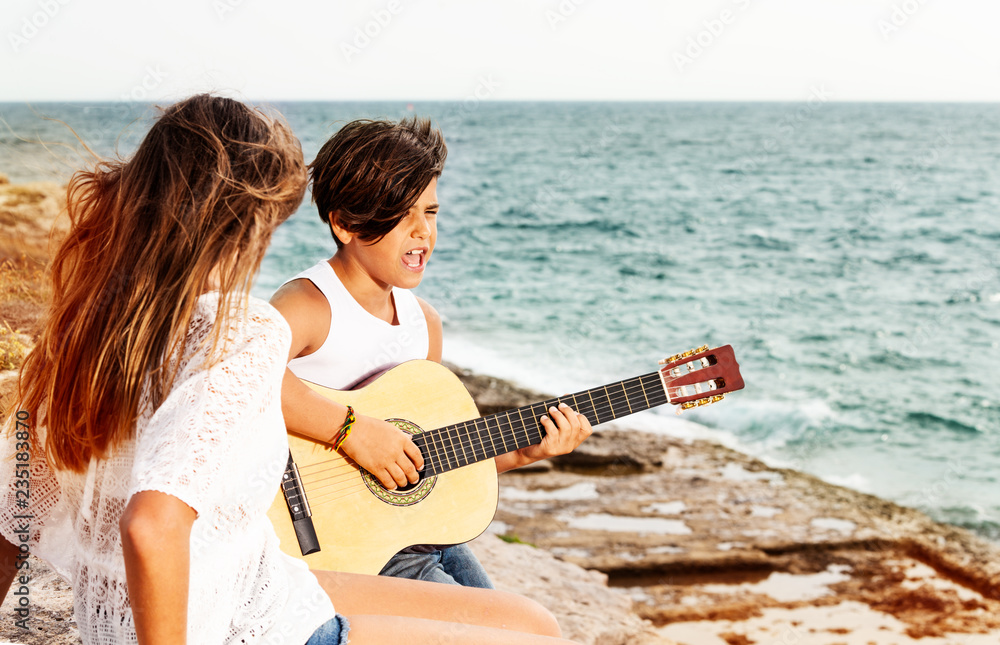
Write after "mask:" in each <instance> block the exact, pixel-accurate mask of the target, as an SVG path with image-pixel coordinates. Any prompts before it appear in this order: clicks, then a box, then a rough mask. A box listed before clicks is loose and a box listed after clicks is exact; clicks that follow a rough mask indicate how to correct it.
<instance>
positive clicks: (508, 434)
mask: <svg viewBox="0 0 1000 645" xmlns="http://www.w3.org/2000/svg"><path fill="white" fill-rule="evenodd" d="M639 389H642V387H641V384H640V388H639ZM636 392H637V389H636V388H635V387H632V388H631V391H625V396H621V395H616V396H615V397H614V398H612V399H610V400H609V399H605V400H608V401H609V402H608V404H607V405H598V406H595V407H594V410H593V412H595V413H596V415H597V418H598V419H600V417H601V416H602V415H603V413H604V412H608V411H610V412H611V413H612V414H614V409H613V406H614V404H616V403H617V404H621V403H622V401H625V400H626V399H627V398H629V397H630V396H631V395H633V394H635V393H636ZM564 398H570V397H564ZM556 400H558V399H556ZM544 404H545V402H542V403H536V404H533V405H531V406H525V407H524V408H520V409H528V408H531V411H532V412H535V410H534V408H536V407H538V406H544ZM578 407H581V408H586V407H588V402H584V404H583V405H578ZM542 409H547V408H542ZM485 419H494V420H496V422H497V426H498V428H499V429H500V430H501V434H502V435H503V437H504V439H508V438H509V439H511V440H512V441H513V443H514V445H517V442H518V441H519V440H518V439H517V437H516V435H517V433H518V432H519V430H518V428H517V427H515V425H514V424H513V423H512V422H503V421H501V420H500V418H499V417H498V416H497V415H491V416H490V417H485V418H480V419H476V420H474V421H468V422H465V423H462V424H454V425H452V426H447V427H445V428H440V429H438V430H432V431H430V432H426V433H420V434H418V435H416V436H417V437H420V436H423V437H424V438H425V439H430V437H431V436H432V435H431V434H430V433H435V435H433V436H437V434H436V433H439V432H442V431H449V430H452V431H456V430H457V431H459V432H460V433H461V431H462V430H464V431H465V432H466V433H467V434H465V435H460V437H459V438H460V441H459V443H458V445H457V447H458V448H463V449H464V448H469V449H470V450H472V449H471V446H472V445H473V444H474V443H476V441H475V440H474V439H473V438H472V435H471V432H472V430H471V429H470V428H469V427H468V426H469V424H474V423H475V421H479V420H484V425H486V423H485ZM599 422H600V421H598V423H599ZM462 426H465V427H462ZM474 427H475V426H474ZM539 427H540V426H539V425H538V422H536V423H535V428H534V430H533V431H534V432H535V433H537V432H538V428H539ZM486 429H487V432H490V430H489V428H488V426H487V428H486ZM476 432H477V434H479V435H480V438H481V431H479V430H478V427H476ZM525 432H527V433H531V432H532V429H531V428H529V427H528V426H527V425H526V424H524V425H522V426H520V433H522V434H524V433H525ZM439 438H441V437H439ZM445 438H448V437H445ZM452 439H453V438H452ZM465 439H468V441H466V440H465ZM422 443H423V444H424V446H425V447H426V448H428V449H430V452H429V459H430V460H431V461H432V462H433V461H434V460H435V457H437V458H440V457H441V456H442V455H445V454H446V453H447V450H446V449H447V447H448V446H447V445H446V444H444V443H442V445H443V446H444V449H442V448H441V447H440V446H439V445H438V443H437V442H435V441H429V442H428V441H424V442H422ZM451 443H452V444H453V446H454V443H453V442H451ZM482 443H484V444H485V442H482ZM528 445H530V444H528ZM452 452H455V453H457V450H453V451H452ZM473 452H474V451H473ZM484 454H485V453H484ZM333 461H335V460H328V461H323V462H317V463H314V464H310V465H308V466H302V467H299V471H300V474H302V473H303V471H306V469H308V468H314V467H316V466H324V465H326V464H329V463H332V462H333ZM337 470H342V471H348V472H349V471H354V470H356V468H355V467H354V466H353V465H351V464H347V463H345V464H343V465H342V466H340V467H335V468H332V469H324V470H312V471H310V472H305V473H304V474H303V477H302V479H303V480H304V481H305V480H306V479H307V478H306V476H305V475H310V476H315V475H318V474H320V473H326V472H336V471H337ZM336 476H338V475H332V476H331V477H326V478H315V477H310V478H309V479H308V481H309V482H310V483H316V482H318V481H323V480H326V479H330V478H333V477H336Z"/></svg>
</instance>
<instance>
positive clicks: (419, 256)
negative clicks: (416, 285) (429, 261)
mask: <svg viewBox="0 0 1000 645" xmlns="http://www.w3.org/2000/svg"><path fill="white" fill-rule="evenodd" d="M426 257H427V250H426V249H413V250H412V251H407V252H406V253H404V254H403V264H405V265H406V266H407V267H409V268H411V269H419V268H421V267H422V266H423V264H424V260H425V259H426Z"/></svg>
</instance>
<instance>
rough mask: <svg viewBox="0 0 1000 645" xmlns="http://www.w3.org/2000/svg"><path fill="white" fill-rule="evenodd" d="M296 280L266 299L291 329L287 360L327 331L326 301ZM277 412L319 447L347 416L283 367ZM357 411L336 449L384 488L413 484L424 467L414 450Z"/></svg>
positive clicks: (402, 436) (401, 435)
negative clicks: (349, 429)
mask: <svg viewBox="0 0 1000 645" xmlns="http://www.w3.org/2000/svg"><path fill="white" fill-rule="evenodd" d="M296 282H303V281H300V280H296V281H294V282H290V283H288V284H286V285H285V286H283V287H282V288H281V289H279V290H278V291H277V292H276V293H275V294H274V296H273V297H272V298H271V305H272V306H274V308H275V309H277V310H278V311H279V312H280V313H281V315H282V316H284V318H285V320H286V321H287V322H288V325H289V327H291V330H292V346H291V350H290V351H289V355H288V360H291V359H293V358H295V357H297V356H302V355H307V354H310V353H312V352H313V351H315V350H316V349H318V348H319V347H320V346H321V345H322V344H323V342H324V341H325V340H326V334H327V332H328V331H329V329H330V321H329V304H328V303H327V302H326V298H324V297H323V295H322V294H320V293H319V291H318V290H317V289H315V287H313V286H312V284H311V283H310V284H308V287H311V288H312V289H313V290H315V291H316V293H315V294H312V293H311V292H310V291H309V290H308V289H306V288H303V287H304V286H305V285H301V284H299V285H297V284H296ZM306 282H307V281H306ZM316 296H318V298H320V299H322V300H319V299H317V298H316ZM281 411H282V414H283V415H284V417H285V427H286V428H287V429H288V431H289V432H294V433H295V434H298V435H302V436H304V437H309V438H310V439H313V440H315V441H319V442H322V443H330V441H331V440H332V439H333V437H334V435H335V434H336V433H337V431H338V430H339V429H340V427H341V426H342V425H343V424H344V420H345V419H346V418H347V406H345V405H342V404H340V403H337V402H335V401H331V400H330V399H327V398H326V397H324V396H322V395H320V394H319V393H318V392H315V391H314V390H312V389H310V388H309V386H307V385H306V384H305V383H303V382H302V381H301V380H300V379H299V378H298V377H297V376H295V374H293V373H292V371H291V370H289V369H286V370H285V378H284V380H283V381H282V384H281ZM363 412H364V411H363V410H359V411H358V414H357V421H355V423H354V427H353V429H352V430H351V434H350V436H349V437H348V438H347V439H346V440H345V441H344V445H343V446H342V448H341V450H342V451H343V452H344V453H346V454H347V456H349V457H350V458H351V459H353V460H354V461H356V462H357V463H358V465H360V466H361V467H362V468H364V469H365V470H367V471H368V472H370V473H371V474H372V475H374V476H375V478H376V479H378V480H379V481H380V482H381V483H382V485H383V486H385V487H386V488H389V489H393V488H396V487H397V486H405V485H406V484H407V482H409V483H416V482H417V481H418V480H419V474H418V472H417V471H418V470H419V469H421V468H423V465H424V463H423V457H422V456H421V454H420V449H419V448H417V446H416V444H414V443H413V441H412V440H411V439H410V437H409V435H407V434H406V433H405V432H403V431H402V430H400V429H399V428H397V427H396V426H394V425H392V424H391V423H388V422H386V421H383V420H382V419H377V418H375V417H369V416H365V415H363V414H360V413H363Z"/></svg>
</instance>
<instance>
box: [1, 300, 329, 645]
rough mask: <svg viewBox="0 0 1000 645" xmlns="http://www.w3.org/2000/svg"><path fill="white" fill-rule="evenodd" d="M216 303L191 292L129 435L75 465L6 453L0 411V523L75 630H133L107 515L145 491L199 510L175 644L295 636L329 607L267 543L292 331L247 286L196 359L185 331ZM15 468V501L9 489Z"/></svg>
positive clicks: (203, 326) (296, 642) (197, 327)
mask: <svg viewBox="0 0 1000 645" xmlns="http://www.w3.org/2000/svg"><path fill="white" fill-rule="evenodd" d="M216 310H217V295H216V294H214V293H211V294H205V295H203V296H202V297H201V298H200V299H199V301H198V306H197V309H196V312H195V318H194V320H193V321H192V323H191V327H190V332H189V339H190V340H191V341H193V342H189V343H188V349H187V351H186V352H185V356H184V361H183V363H182V365H181V368H180V371H179V372H178V374H177V378H176V381H175V383H174V387H173V389H172V390H171V392H170V394H169V395H168V396H167V398H166V399H165V400H164V402H163V404H162V405H160V407H159V408H158V409H156V410H155V411H147V412H146V413H144V414H143V415H142V417H141V418H140V419H139V421H138V424H137V428H136V433H135V439H134V440H132V441H129V442H127V443H125V444H123V445H121V446H119V447H118V448H117V449H116V450H115V451H114V453H113V454H112V455H110V456H109V458H108V459H104V460H100V461H98V460H92V461H91V462H90V467H89V469H88V470H87V472H86V473H74V472H70V471H64V470H61V471H53V470H50V469H49V468H48V466H47V464H46V461H45V459H44V457H43V449H42V447H41V446H32V448H31V451H30V454H24V451H23V450H21V451H20V452H21V454H20V455H18V454H17V453H18V446H17V442H16V438H17V435H16V433H10V432H9V430H11V429H12V428H11V426H13V424H14V417H13V416H12V417H11V419H10V420H9V422H8V424H7V427H6V429H7V430H8V432H5V434H4V435H3V437H2V445H3V451H2V452H3V454H2V457H3V461H2V462H0V482H10V483H9V485H8V484H0V532H2V534H3V536H4V537H5V538H6V539H7V540H8V541H9V542H11V543H13V544H18V545H19V544H21V542H22V539H21V538H22V536H24V537H27V538H29V539H28V542H27V544H28V545H29V547H30V550H31V553H32V554H34V555H37V556H39V557H41V558H43V559H45V560H47V561H48V562H50V563H51V564H52V565H53V567H54V568H55V569H56V570H57V571H59V572H60V573H61V574H62V575H63V576H65V577H66V578H67V579H68V580H69V582H70V584H71V585H72V587H73V595H74V606H75V614H76V621H77V624H78V626H79V629H80V635H81V637H82V638H83V642H84V643H87V644H94V645H98V644H100V645H104V644H107V645H112V644H115V645H118V644H121V643H136V635H135V627H134V625H133V622H132V613H131V609H130V607H129V601H128V591H127V589H126V584H125V563H124V559H123V556H122V545H121V534H120V531H119V527H118V520H119V518H120V517H121V515H122V512H123V511H124V509H125V506H126V504H127V503H128V500H129V498H130V497H131V496H132V495H134V494H135V493H137V492H139V491H145V490H155V491H161V492H163V493H167V494H170V495H173V496H174V497H177V498H178V499H180V500H182V501H183V502H185V503H186V504H188V505H189V506H191V508H193V509H194V510H195V511H196V512H197V513H198V516H197V519H196V520H195V522H194V525H193V527H192V531H191V571H190V590H189V601H188V643H190V644H192V645H194V644H200V643H204V644H205V645H219V644H220V643H254V644H264V643H267V644H279V643H280V644H283V645H302V644H303V643H305V642H306V641H307V640H308V639H309V637H310V636H311V635H312V633H313V632H314V631H315V630H316V628H317V627H319V626H320V625H322V624H323V623H324V622H326V621H327V620H329V619H331V618H333V616H334V611H333V605H332V603H331V602H330V599H329V597H328V596H327V595H326V594H325V593H324V592H323V590H322V589H321V587H320V586H319V583H318V582H317V580H316V577H315V576H314V575H313V574H311V573H310V572H309V570H308V569H307V567H306V565H305V564H304V563H302V562H300V561H298V560H295V559H294V558H291V557H289V556H287V555H285V554H283V553H282V552H280V551H279V549H278V539H277V537H276V535H275V533H274V529H273V527H272V526H271V523H270V522H269V521H268V519H267V516H266V512H267V509H268V507H269V506H270V505H271V502H272V501H273V500H274V497H275V494H276V492H277V491H278V486H279V482H280V480H281V474H282V472H283V470H284V467H285V462H286V461H287V459H288V440H287V436H286V434H285V426H284V420H283V419H282V416H281V396H280V392H281V379H282V375H283V373H284V370H285V361H286V359H287V357H288V349H289V345H290V342H291V332H290V330H289V328H288V325H287V323H285V321H284V319H283V318H282V317H281V315H280V314H279V313H278V312H277V310H275V309H274V308H273V307H271V306H270V305H269V304H267V303H266V302H264V301H262V300H257V299H251V304H250V309H249V312H248V313H247V314H246V315H245V316H244V317H243V318H242V320H234V322H233V324H232V326H231V328H230V333H229V337H230V339H232V341H233V342H232V343H231V344H230V345H229V346H228V349H227V351H226V354H225V357H224V359H223V360H222V361H221V362H219V363H217V364H215V365H214V366H212V367H211V368H209V369H207V370H206V369H204V362H205V358H206V353H207V349H206V348H199V347H198V344H199V341H201V340H202V339H204V338H205V337H206V336H207V335H208V334H209V332H210V330H211V328H212V325H213V323H214V321H215V317H216V316H215V314H216ZM14 412H16V410H15V411H14ZM37 430H38V433H39V435H40V436H41V437H42V438H44V428H38V429H37ZM22 436H23V435H22ZM20 448H24V446H23V445H22V446H20ZM19 459H20V462H19V461H18V460H19ZM25 459H27V461H28V462H29V463H30V467H29V468H24V461H25ZM23 479H27V480H28V482H29V483H28V484H27V488H28V491H29V494H28V495H27V500H25V497H26V495H25V494H24V493H21V494H20V495H18V493H17V491H18V490H22V489H23V488H24V487H25V486H26V485H24V484H18V483H17V482H18V481H19V480H23ZM25 501H27V504H26V505H25V504H24V502H25ZM19 573H22V574H23V573H24V572H23V571H22V572H19ZM13 588H17V584H16V583H15V585H14V587H13ZM13 588H12V589H13ZM29 589H30V584H29Z"/></svg>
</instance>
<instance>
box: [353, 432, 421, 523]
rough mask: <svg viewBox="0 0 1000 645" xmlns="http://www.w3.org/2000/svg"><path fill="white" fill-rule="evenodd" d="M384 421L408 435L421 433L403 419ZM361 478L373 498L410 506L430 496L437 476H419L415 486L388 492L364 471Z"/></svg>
mask: <svg viewBox="0 0 1000 645" xmlns="http://www.w3.org/2000/svg"><path fill="white" fill-rule="evenodd" d="M386 421H388V422H389V423H393V424H395V425H396V427H398V428H399V429H400V430H402V431H403V432H406V433H409V434H419V433H421V432H423V430H422V429H421V428H420V427H419V426H417V425H416V424H415V423H412V422H410V421H406V420H405V419H386ZM361 477H362V479H363V481H364V482H365V485H366V486H367V487H368V490H369V491H371V493H372V494H373V495H375V497H377V498H379V499H380V500H382V501H383V502H385V503H386V504H390V505H392V506H410V505H411V504H416V503H418V502H420V501H421V500H422V499H424V498H426V497H427V496H428V495H429V494H430V492H431V490H432V489H433V488H434V484H436V483H437V476H434V477H423V476H422V475H421V477H420V479H418V480H417V483H416V484H410V483H409V482H407V484H406V486H402V487H400V488H394V489H392V490H389V489H388V488H386V487H385V486H383V485H382V483H381V482H379V480H377V479H375V477H373V476H372V474H371V473H369V472H368V471H366V470H362V471H361Z"/></svg>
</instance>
